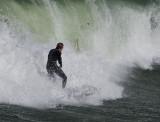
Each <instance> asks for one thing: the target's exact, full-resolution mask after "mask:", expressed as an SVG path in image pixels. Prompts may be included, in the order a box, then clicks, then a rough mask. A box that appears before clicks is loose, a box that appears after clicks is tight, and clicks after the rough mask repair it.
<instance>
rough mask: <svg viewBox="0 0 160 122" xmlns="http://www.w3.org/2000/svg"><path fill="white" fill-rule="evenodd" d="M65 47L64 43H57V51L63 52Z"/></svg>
mask: <svg viewBox="0 0 160 122" xmlns="http://www.w3.org/2000/svg"><path fill="white" fill-rule="evenodd" d="M63 47H64V44H63V43H61V42H59V43H57V46H56V49H58V50H62V49H63Z"/></svg>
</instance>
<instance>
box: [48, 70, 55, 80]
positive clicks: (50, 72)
mask: <svg viewBox="0 0 160 122" xmlns="http://www.w3.org/2000/svg"><path fill="white" fill-rule="evenodd" d="M47 72H48V76H49V77H50V78H55V76H54V72H55V71H54V70H53V68H48V69H47Z"/></svg>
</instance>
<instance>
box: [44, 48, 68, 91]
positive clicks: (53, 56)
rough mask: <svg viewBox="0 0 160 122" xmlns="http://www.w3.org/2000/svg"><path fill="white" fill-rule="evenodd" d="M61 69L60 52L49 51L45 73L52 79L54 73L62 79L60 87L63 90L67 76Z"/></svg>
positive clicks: (55, 50)
mask: <svg viewBox="0 0 160 122" xmlns="http://www.w3.org/2000/svg"><path fill="white" fill-rule="evenodd" d="M57 61H58V63H59V64H60V67H59V66H58V65H57ZM61 68H62V57H61V52H60V51H59V50H58V49H52V50H50V52H49V54H48V61H47V66H46V69H47V72H48V74H49V75H50V77H54V73H56V74H57V75H58V76H59V77H61V78H62V79H63V81H62V87H63V88H65V86H66V83H67V76H66V75H65V73H64V72H63V70H62V69H61Z"/></svg>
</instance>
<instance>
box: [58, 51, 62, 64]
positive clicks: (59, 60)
mask: <svg viewBox="0 0 160 122" xmlns="http://www.w3.org/2000/svg"><path fill="white" fill-rule="evenodd" d="M58 63H59V65H60V67H62V57H61V53H60V52H59V54H58Z"/></svg>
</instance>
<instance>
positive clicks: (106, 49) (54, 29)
mask: <svg viewBox="0 0 160 122" xmlns="http://www.w3.org/2000/svg"><path fill="white" fill-rule="evenodd" d="M77 2H78V4H77ZM24 4H25V2H24V3H23V2H22V3H21V2H16V1H10V2H7V1H5V2H3V4H1V10H0V48H1V50H0V102H1V103H8V104H15V105H23V106H30V107H36V108H46V107H47V108H48V107H55V106H57V105H59V104H63V105H78V106H81V105H100V104H103V100H112V99H118V98H122V97H124V96H125V94H124V93H123V90H124V87H123V86H122V85H121V83H122V82H123V81H124V79H125V78H127V75H128V73H129V72H130V71H131V68H133V67H137V66H138V67H141V68H144V69H152V63H153V61H154V59H157V58H158V57H159V52H160V50H159V46H160V42H159V34H158V33H159V28H158V27H156V28H154V29H152V24H151V18H153V17H155V16H156V15H157V14H156V12H155V11H156V8H155V9H154V10H152V9H150V8H149V9H147V10H141V9H137V10H135V9H133V8H130V7H126V6H124V5H123V4H119V5H111V4H110V3H109V2H107V1H103V0H102V2H100V3H99V2H96V0H93V1H92V0H85V1H83V2H79V1H76V2H73V1H69V2H66V3H63V4H64V5H63V4H62V3H60V2H58V1H50V0H43V1H41V2H40V3H37V2H35V1H32V2H31V3H26V4H25V5H24ZM6 6H9V7H6ZM154 12H155V14H156V15H155V14H153V13H154ZM154 21H156V23H158V21H159V19H158V18H156V19H155V20H154ZM57 42H63V43H64V45H65V47H64V51H63V55H62V58H63V70H64V72H65V73H66V75H67V76H68V82H67V86H66V89H62V88H61V79H60V78H58V77H57V78H56V79H55V80H54V81H53V80H50V79H49V78H48V76H47V72H46V62H47V55H48V52H49V50H50V49H52V48H54V47H55V45H56V43H57Z"/></svg>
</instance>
